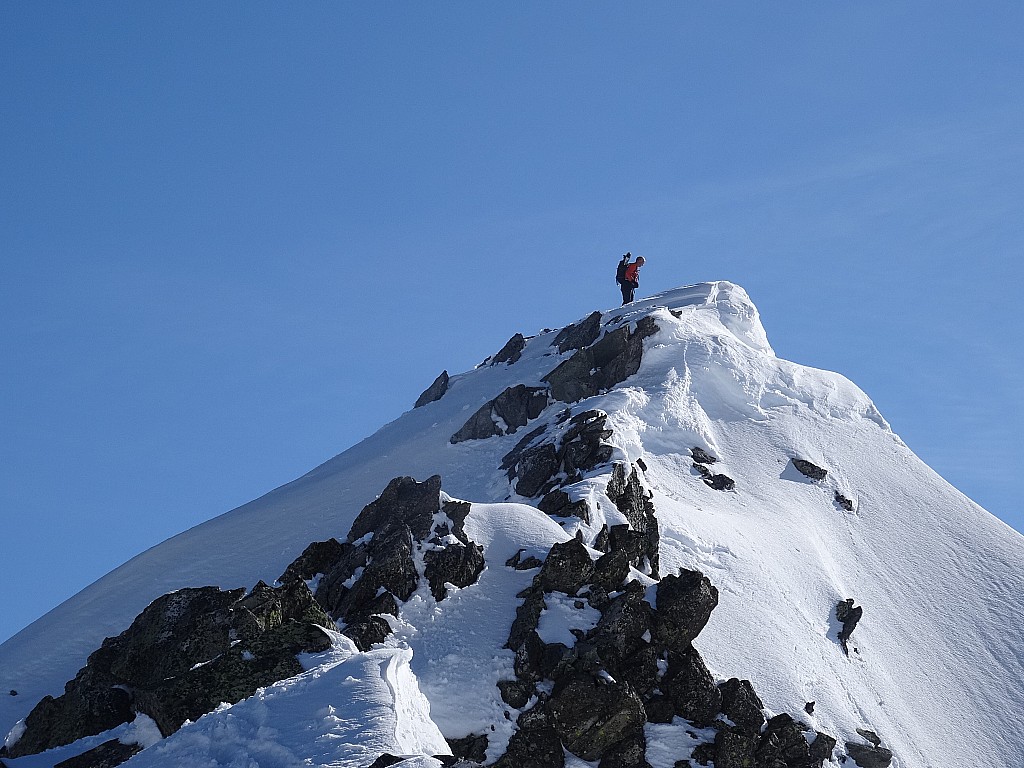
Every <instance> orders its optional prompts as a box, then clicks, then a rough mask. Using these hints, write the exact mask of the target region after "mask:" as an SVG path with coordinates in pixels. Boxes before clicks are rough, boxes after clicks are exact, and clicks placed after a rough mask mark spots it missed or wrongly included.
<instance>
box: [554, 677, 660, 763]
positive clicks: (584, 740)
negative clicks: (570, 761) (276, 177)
mask: <svg viewBox="0 0 1024 768" xmlns="http://www.w3.org/2000/svg"><path fill="white" fill-rule="evenodd" d="M548 712H549V713H550V716H551V724H552V725H553V726H554V729H555V731H556V732H557V734H558V736H559V737H560V738H561V740H562V742H563V743H564V744H565V746H566V749H568V750H569V751H570V752H572V753H573V754H574V755H576V756H578V757H580V758H582V759H583V760H588V761H590V760H597V759H600V758H601V757H602V756H603V755H604V754H605V752H606V751H608V749H609V748H610V747H611V746H612V745H614V744H616V743H618V742H620V741H623V740H624V739H631V738H636V737H637V735H638V734H639V735H641V736H642V734H643V726H644V722H645V720H646V716H645V714H644V705H643V702H642V701H641V700H640V697H639V696H637V694H636V692H635V691H634V690H633V689H632V688H631V687H630V686H628V685H624V684H622V683H610V682H604V681H598V680H597V679H595V678H594V677H592V676H590V675H575V676H572V677H570V678H569V679H567V680H565V681H562V682H560V683H558V684H556V685H555V689H554V691H553V692H552V696H551V700H550V701H549V702H548Z"/></svg>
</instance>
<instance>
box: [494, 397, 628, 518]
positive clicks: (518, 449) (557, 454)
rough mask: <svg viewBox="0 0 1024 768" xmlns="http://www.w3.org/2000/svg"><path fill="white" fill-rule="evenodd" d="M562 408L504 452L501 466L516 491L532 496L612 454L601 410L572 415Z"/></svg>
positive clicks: (605, 460) (568, 480)
mask: <svg viewBox="0 0 1024 768" xmlns="http://www.w3.org/2000/svg"><path fill="white" fill-rule="evenodd" d="M569 413H570V412H569V411H568V410H567V411H564V412H563V413H562V414H561V415H560V416H559V418H558V419H556V421H555V423H554V424H552V425H550V426H543V427H540V428H539V429H535V430H534V431H532V432H530V433H529V434H528V435H526V437H524V438H523V439H522V440H520V441H519V443H518V444H517V445H516V446H515V447H514V448H513V449H512V450H511V451H510V452H509V453H507V454H506V455H505V457H504V458H503V459H502V463H501V468H502V469H504V470H506V471H507V472H508V478H509V481H510V482H512V483H513V487H514V488H515V491H516V493H518V494H519V495H520V496H524V497H526V498H535V497H537V496H541V495H544V494H547V493H550V492H551V491H553V490H554V489H555V488H556V487H561V488H564V487H565V486H568V485H571V484H572V483H575V482H577V481H579V480H581V479H583V475H584V473H586V472H590V471H592V470H594V469H596V468H598V467H600V466H602V465H604V464H607V463H608V461H609V460H610V459H611V457H612V452H613V448H612V446H611V445H609V444H607V443H606V442H605V441H606V440H607V439H608V438H609V437H611V434H612V433H611V430H609V429H607V427H606V424H607V421H608V415H607V414H606V413H603V412H602V411H596V410H593V411H584V412H582V413H578V414H576V415H575V416H571V417H570V415H569Z"/></svg>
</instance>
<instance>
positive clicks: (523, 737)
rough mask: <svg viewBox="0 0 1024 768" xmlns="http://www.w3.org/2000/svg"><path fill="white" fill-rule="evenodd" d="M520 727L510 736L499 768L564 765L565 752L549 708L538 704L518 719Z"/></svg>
mask: <svg viewBox="0 0 1024 768" xmlns="http://www.w3.org/2000/svg"><path fill="white" fill-rule="evenodd" d="M516 724H517V725H518V726H519V729H518V730H517V731H516V732H515V733H514V734H512V738H511V739H509V742H508V749H507V750H506V751H505V754H504V755H503V756H502V757H500V758H499V759H498V760H497V762H495V763H494V764H493V765H494V766H495V768H564V766H565V753H564V752H563V751H562V742H561V740H560V739H559V738H558V733H557V732H556V731H555V729H554V728H553V727H552V724H551V721H550V719H549V718H548V715H547V712H546V711H545V710H544V709H543V708H542V707H534V708H533V709H531V710H529V711H528V712H524V713H523V714H521V715H520V716H519V719H518V720H517V721H516Z"/></svg>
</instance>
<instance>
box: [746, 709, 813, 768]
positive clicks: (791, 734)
mask: <svg viewBox="0 0 1024 768" xmlns="http://www.w3.org/2000/svg"><path fill="white" fill-rule="evenodd" d="M803 731H804V729H803V728H802V727H801V726H800V724H798V723H797V722H796V721H795V720H793V718H792V717H790V716H789V715H787V714H786V713H782V714H780V715H776V716H775V717H773V718H772V719H770V720H769V721H768V723H767V725H765V727H764V730H763V731H762V733H761V742H760V745H759V746H758V750H757V758H758V764H759V765H761V764H763V765H776V766H779V768H782V767H783V766H800V767H801V768H804V767H805V766H809V765H810V764H811V751H810V747H809V746H808V744H807V740H806V739H805V738H804V733H803Z"/></svg>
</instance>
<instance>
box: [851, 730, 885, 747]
mask: <svg viewBox="0 0 1024 768" xmlns="http://www.w3.org/2000/svg"><path fill="white" fill-rule="evenodd" d="M857 735H858V736H860V737H861V738H863V739H864V741H866V742H868V743H869V744H872V745H873V746H876V747H880V746H882V739H881V738H880V737H879V735H878V734H877V733H875V732H874V731H869V730H868V729H867V728H858V729H857Z"/></svg>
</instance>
